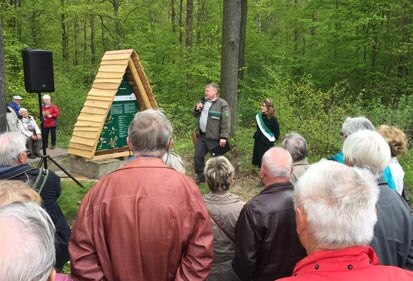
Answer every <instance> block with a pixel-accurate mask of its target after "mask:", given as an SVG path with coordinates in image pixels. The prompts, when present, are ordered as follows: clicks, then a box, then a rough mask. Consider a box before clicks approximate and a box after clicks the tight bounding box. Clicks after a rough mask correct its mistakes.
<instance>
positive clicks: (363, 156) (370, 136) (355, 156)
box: [343, 130, 391, 176]
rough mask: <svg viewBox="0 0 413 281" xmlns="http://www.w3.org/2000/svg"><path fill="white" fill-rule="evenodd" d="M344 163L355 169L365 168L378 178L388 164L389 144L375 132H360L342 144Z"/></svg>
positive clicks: (389, 156) (389, 157) (389, 155)
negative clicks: (349, 163)
mask: <svg viewBox="0 0 413 281" xmlns="http://www.w3.org/2000/svg"><path fill="white" fill-rule="evenodd" d="M343 155H344V159H345V161H350V162H351V164H353V165H354V166H356V167H360V168H367V169H369V170H370V171H371V172H372V173H373V174H375V175H376V176H379V175H380V174H381V173H382V172H383V170H384V169H385V168H386V166H387V165H388V164H389V163H390V159H391V152H390V147H389V144H388V143H387V142H386V141H385V139H384V138H383V137H382V136H381V135H380V134H379V133H377V132H375V131H370V130H362V131H358V132H355V133H353V134H351V135H350V136H348V137H347V138H346V139H345V141H344V144H343Z"/></svg>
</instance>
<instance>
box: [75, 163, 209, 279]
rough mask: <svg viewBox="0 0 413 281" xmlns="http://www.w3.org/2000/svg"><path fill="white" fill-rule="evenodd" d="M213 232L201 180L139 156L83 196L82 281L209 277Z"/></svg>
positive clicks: (78, 249) (79, 229)
mask: <svg viewBox="0 0 413 281" xmlns="http://www.w3.org/2000/svg"><path fill="white" fill-rule="evenodd" d="M212 241H213V236H212V229H211V223H210V220H209V217H208V211H207V210H206V207H205V204H204V202H203V200H202V196H201V193H200V191H199V189H198V187H197V185H196V184H195V182H194V181H193V180H192V179H190V178H188V177H187V176H185V175H183V174H181V173H179V172H177V171H175V170H174V169H172V168H169V167H167V166H166V165H165V163H164V162H163V161H162V160H161V159H159V158H137V159H135V160H132V161H130V162H128V163H127V164H126V165H125V166H123V167H122V168H120V169H119V170H117V171H114V172H112V173H110V174H108V175H106V176H105V177H103V178H102V179H101V180H100V181H99V182H98V183H97V184H96V185H95V186H94V187H93V188H91V190H90V191H89V192H88V193H87V194H86V196H85V197H84V198H83V201H82V203H81V205H80V209H79V212H78V216H77V219H76V222H75V225H74V227H73V231H72V235H71V239H70V243H69V252H70V261H71V267H72V276H74V277H75V278H76V279H78V280H122V281H127V280H130V281H139V280H142V281H162V280H165V281H166V280H176V281H180V280H194V281H195V280H206V278H207V276H208V274H209V271H210V269H211V263H212Z"/></svg>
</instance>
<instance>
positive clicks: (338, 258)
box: [293, 246, 380, 276]
mask: <svg viewBox="0 0 413 281" xmlns="http://www.w3.org/2000/svg"><path fill="white" fill-rule="evenodd" d="M379 264H380V262H379V258H378V257H377V256H376V253H375V252H374V250H373V249H372V248H371V247H369V246H355V247H350V248H344V249H340V250H321V251H315V252H313V253H311V254H310V255H309V256H307V257H305V258H303V259H302V260H301V261H299V262H298V263H297V265H296V266H295V268H294V273H293V276H297V275H299V274H303V273H310V272H334V271H337V272H339V271H349V270H359V269H362V268H366V267H370V266H373V265H379Z"/></svg>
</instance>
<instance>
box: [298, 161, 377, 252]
mask: <svg viewBox="0 0 413 281" xmlns="http://www.w3.org/2000/svg"><path fill="white" fill-rule="evenodd" d="M294 192H295V194H294V196H295V206H296V208H297V207H300V206H302V208H303V209H304V211H305V213H306V215H307V224H308V227H309V231H310V233H311V234H312V237H313V238H314V240H315V243H316V246H317V247H323V248H325V249H341V248H345V247H351V246H356V245H368V244H369V243H370V242H371V240H372V239H373V235H374V225H375V223H376V222H377V214H376V207H375V205H376V202H377V200H378V197H379V188H378V185H377V183H376V181H375V179H374V176H373V175H372V174H371V173H370V172H369V171H368V170H366V169H359V168H354V167H348V166H346V165H344V164H341V163H338V162H335V161H329V160H325V159H323V160H321V161H320V162H318V163H315V164H313V165H311V166H310V167H309V168H308V170H307V171H306V172H305V173H304V174H303V175H302V176H301V177H300V178H299V179H298V181H297V183H296V185H295V188H294Z"/></svg>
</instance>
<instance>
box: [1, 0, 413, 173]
mask: <svg viewBox="0 0 413 281" xmlns="http://www.w3.org/2000/svg"><path fill="white" fill-rule="evenodd" d="M227 2H230V1H228V0H47V1H46V0H0V19H1V21H0V24H1V26H0V30H1V32H0V39H1V40H0V42H1V43H2V46H1V47H0V50H1V52H0V55H2V56H3V57H4V61H3V64H4V69H5V70H4V71H5V75H4V76H3V77H0V79H4V81H5V89H4V92H5V93H6V94H7V96H6V99H7V100H10V98H11V96H12V95H14V94H19V95H22V96H23V98H24V104H25V107H28V108H29V110H30V111H31V112H32V113H35V112H37V109H36V108H37V97H36V95H34V94H29V93H26V92H25V90H24V77H23V67H22V58H21V51H22V49H25V48H36V49H46V50H50V51H52V52H53V62H54V77H55V88H56V91H55V92H54V93H52V94H51V95H52V100H53V102H55V103H57V104H58V105H60V107H61V110H62V116H61V118H60V119H59V139H60V141H61V142H63V145H64V144H66V145H67V143H68V141H69V138H70V135H71V132H72V129H73V126H74V123H75V120H76V117H77V115H78V113H79V111H80V109H81V107H82V105H83V103H84V100H85V98H86V95H87V93H88V91H89V89H90V86H91V84H92V82H93V80H94V77H95V74H96V71H97V68H98V66H99V63H100V58H101V57H102V55H103V53H104V52H105V51H107V50H117V49H129V48H133V49H135V50H136V52H137V53H138V54H139V56H140V59H141V61H142V64H143V66H144V68H145V72H146V75H147V76H148V79H149V81H150V84H151V86H152V89H153V92H154V95H155V97H156V99H157V101H158V104H159V106H160V107H161V108H162V109H163V110H164V111H165V112H166V114H167V115H168V116H169V118H170V119H171V120H172V122H173V125H174V130H175V133H174V134H175V138H176V139H177V140H178V141H177V143H179V140H185V141H189V140H190V135H191V132H192V131H193V127H194V119H193V118H192V116H191V109H192V106H193V105H194V104H195V103H196V102H197V101H199V98H200V97H201V96H202V94H203V86H204V85H205V84H207V83H209V82H211V81H215V82H218V83H220V78H221V75H222V73H221V69H222V68H221V67H222V66H221V51H222V26H223V20H224V19H225V13H224V7H225V5H226V4H227ZM242 6H243V10H242V12H243V13H242V19H241V22H243V24H244V27H245V28H244V29H243V30H242V36H241V38H242V43H243V45H242V49H240V62H239V79H238V90H237V99H236V104H231V103H230V104H231V106H232V107H234V109H235V111H236V114H237V116H236V123H235V128H234V130H235V134H234V136H233V142H234V144H235V150H234V152H233V156H234V157H236V156H237V154H238V156H240V155H243V151H249V152H248V155H250V151H251V147H252V138H251V137H252V134H253V131H254V130H255V121H254V115H255V113H256V112H257V111H258V110H259V105H260V103H261V101H262V100H263V99H264V98H265V97H270V98H272V99H273V101H274V102H275V104H276V108H277V117H278V119H279V121H280V125H281V134H282V135H284V134H286V133H288V132H290V131H297V132H299V133H301V134H302V135H303V136H304V137H305V138H306V139H307V140H308V142H309V146H310V151H311V156H310V158H313V159H319V158H320V157H326V156H328V155H331V154H333V153H334V152H336V151H337V150H339V149H340V147H341V145H342V140H341V138H340V135H339V132H340V129H341V124H342V122H343V120H344V119H345V117H346V116H356V115H364V116H366V117H368V118H369V119H370V120H372V122H373V123H374V124H375V125H377V126H378V125H380V124H383V123H386V124H392V125H395V126H398V127H400V128H401V129H403V130H404V131H405V132H406V133H407V134H408V136H409V139H411V137H412V135H413V121H412V119H411V116H412V113H413V96H412V90H413V75H412V69H413V37H412V34H413V2H411V1H407V0H397V1H396V0H365V1H359V0H346V1H343V0H249V1H247V0H243V1H242ZM0 58H1V56H0ZM0 76H2V75H1V73H0ZM222 94H223V95H225V93H222ZM188 151H189V150H188ZM248 163H249V160H248V161H242V160H241V161H240V164H239V165H241V166H243V165H248Z"/></svg>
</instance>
